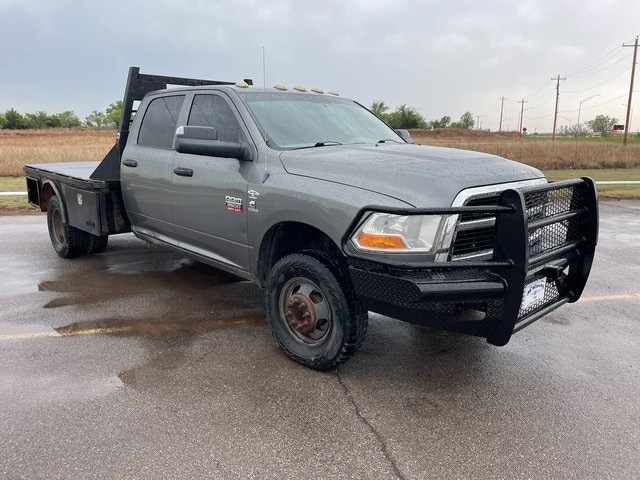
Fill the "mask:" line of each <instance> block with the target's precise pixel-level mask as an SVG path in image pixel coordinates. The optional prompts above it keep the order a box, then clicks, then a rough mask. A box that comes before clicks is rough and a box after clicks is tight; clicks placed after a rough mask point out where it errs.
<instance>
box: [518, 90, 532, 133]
mask: <svg viewBox="0 0 640 480" xmlns="http://www.w3.org/2000/svg"><path fill="white" fill-rule="evenodd" d="M518 103H519V104H520V123H519V124H518V131H519V132H520V133H521V134H522V114H523V113H524V104H525V103H529V101H528V100H527V101H525V99H524V98H523V99H522V100H520V101H519V102H518Z"/></svg>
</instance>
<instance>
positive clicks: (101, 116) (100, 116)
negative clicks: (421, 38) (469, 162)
mask: <svg viewBox="0 0 640 480" xmlns="http://www.w3.org/2000/svg"><path fill="white" fill-rule="evenodd" d="M370 110H371V111H372V112H373V113H374V114H375V115H376V116H377V117H378V118H380V119H381V120H383V121H384V122H386V123H387V124H388V125H390V126H391V127H392V128H428V129H438V128H464V129H471V128H473V127H474V126H475V123H476V122H475V120H474V118H473V114H472V113H471V112H465V113H463V114H462V116H461V117H460V120H459V121H457V122H452V121H451V117H450V116H448V115H445V116H443V117H442V118H439V119H436V120H430V121H426V120H425V118H424V117H423V116H422V115H421V114H420V113H419V112H418V111H417V110H416V109H415V108H413V107H410V106H408V105H405V104H402V105H400V106H399V107H398V108H396V109H395V110H394V111H390V109H389V107H388V106H387V105H386V104H385V103H384V101H382V100H377V101H375V102H373V104H372V105H371V107H370ZM121 111H122V100H118V101H117V102H114V103H112V104H110V105H109V106H108V107H107V108H106V109H105V110H104V111H103V112H100V111H98V110H93V111H92V112H91V113H90V114H89V115H87V116H86V117H85V119H84V121H81V120H80V118H78V116H77V115H76V114H75V113H74V112H73V111H72V110H66V111H64V112H61V113H54V114H52V115H49V114H48V113H46V112H43V111H39V112H35V113H25V114H21V113H19V112H18V111H16V110H15V109H14V108H11V109H9V110H7V111H6V112H4V113H0V129H7V130H22V129H30V128H31V129H42V128H72V127H81V126H84V127H89V128H117V126H118V123H119V122H120V112H121ZM617 123H618V119H617V118H615V117H609V116H608V115H598V116H596V117H595V118H594V119H593V120H589V121H588V122H586V123H580V124H574V125H569V126H561V127H560V128H559V131H558V133H559V134H560V135H565V136H574V137H583V136H587V135H591V134H592V133H594V132H595V133H598V134H599V135H602V136H605V137H606V136H610V135H611V131H612V130H613V126H614V125H616V124H617Z"/></svg>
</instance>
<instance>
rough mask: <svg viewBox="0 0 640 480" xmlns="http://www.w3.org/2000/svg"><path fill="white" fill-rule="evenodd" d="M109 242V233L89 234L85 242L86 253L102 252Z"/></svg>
mask: <svg viewBox="0 0 640 480" xmlns="http://www.w3.org/2000/svg"><path fill="white" fill-rule="evenodd" d="M108 243H109V235H102V236H98V235H92V234H91V233H90V234H89V240H88V244H87V254H89V255H92V254H94V253H102V252H104V251H105V250H106V248H107V244H108Z"/></svg>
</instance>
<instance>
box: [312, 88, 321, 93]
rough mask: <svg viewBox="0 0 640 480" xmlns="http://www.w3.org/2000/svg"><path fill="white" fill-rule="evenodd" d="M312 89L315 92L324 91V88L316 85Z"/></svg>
mask: <svg viewBox="0 0 640 480" xmlns="http://www.w3.org/2000/svg"><path fill="white" fill-rule="evenodd" d="M311 91H312V92H314V93H324V90H322V89H321V88H319V87H314V88H312V89H311Z"/></svg>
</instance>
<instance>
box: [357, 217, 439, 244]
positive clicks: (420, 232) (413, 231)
mask: <svg viewBox="0 0 640 480" xmlns="http://www.w3.org/2000/svg"><path fill="white" fill-rule="evenodd" d="M441 220H442V217H441V216H439V215H393V214H390V213H372V214H371V215H370V216H369V217H368V218H367V219H366V221H365V222H364V223H363V224H362V225H361V226H360V228H358V230H356V232H355V233H354V234H353V235H352V236H351V241H352V242H353V243H354V245H355V246H356V247H357V248H358V249H359V250H364V251H373V252H387V253H413V252H415V253H419V252H421V253H426V252H432V251H433V250H434V245H435V242H436V236H437V234H438V228H439V227H440V221H441Z"/></svg>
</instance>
